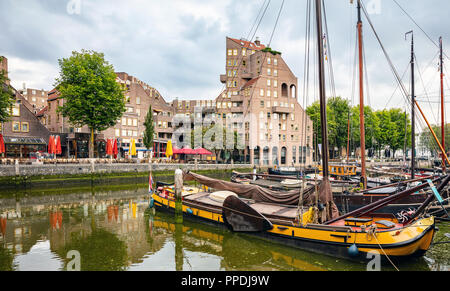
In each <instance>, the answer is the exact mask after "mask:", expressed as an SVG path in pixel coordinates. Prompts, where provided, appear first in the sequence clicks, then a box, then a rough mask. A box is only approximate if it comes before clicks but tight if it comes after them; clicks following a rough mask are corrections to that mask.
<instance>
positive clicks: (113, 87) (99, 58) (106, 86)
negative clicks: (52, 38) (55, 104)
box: [56, 50, 125, 158]
mask: <svg viewBox="0 0 450 291" xmlns="http://www.w3.org/2000/svg"><path fill="white" fill-rule="evenodd" d="M58 62H59V67H60V73H59V77H58V78H57V79H56V89H57V90H58V91H59V92H60V93H61V98H62V99H64V105H63V106H62V107H60V108H58V112H60V113H62V115H63V116H64V117H67V118H68V120H69V122H70V123H71V124H72V125H74V126H77V127H82V126H85V125H86V126H88V127H89V129H90V130H91V142H90V147H89V157H90V158H93V135H94V131H103V130H106V129H108V128H110V127H112V126H114V125H115V124H116V123H117V120H118V119H120V117H121V116H122V115H123V113H124V112H125V97H124V94H123V92H124V91H123V88H122V87H121V85H120V84H118V83H117V82H116V74H115V73H114V68H113V66H112V65H110V64H109V63H108V62H107V61H106V60H105V58H104V55H103V54H102V53H98V52H95V51H86V50H82V51H81V53H79V52H73V53H72V56H71V57H69V58H64V59H60V60H59V61H58Z"/></svg>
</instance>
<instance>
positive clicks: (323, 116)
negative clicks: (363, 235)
mask: <svg viewBox="0 0 450 291" xmlns="http://www.w3.org/2000/svg"><path fill="white" fill-rule="evenodd" d="M316 20H317V41H318V49H319V93H320V122H321V132H322V168H323V179H324V181H325V180H328V177H329V169H328V164H329V163H328V155H329V151H328V131H327V100H326V96H325V64H324V54H323V51H324V48H323V28H322V0H316Z"/></svg>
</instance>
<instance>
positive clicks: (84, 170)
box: [0, 164, 252, 177]
mask: <svg viewBox="0 0 450 291" xmlns="http://www.w3.org/2000/svg"><path fill="white" fill-rule="evenodd" d="M151 167H152V171H155V172H158V171H175V170H176V169H182V170H191V171H214V170H216V171H229V170H234V169H236V170H239V169H250V168H252V166H251V165H245V164H235V165H231V164H197V165H195V164H192V165H191V164H152V165H151ZM149 171H150V165H149V164H56V165H51V164H46V165H1V166H0V177H12V176H52V175H90V174H112V173H148V172H149Z"/></svg>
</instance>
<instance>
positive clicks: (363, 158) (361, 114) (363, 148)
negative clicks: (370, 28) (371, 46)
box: [357, 0, 367, 189]
mask: <svg viewBox="0 0 450 291" xmlns="http://www.w3.org/2000/svg"><path fill="white" fill-rule="evenodd" d="M357 27H358V50H359V128H360V140H361V178H362V180H363V181H362V182H363V189H367V174H366V130H365V120H364V69H363V66H364V64H363V36H362V20H361V1H360V0H358V26H357Z"/></svg>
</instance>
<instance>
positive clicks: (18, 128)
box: [12, 121, 20, 132]
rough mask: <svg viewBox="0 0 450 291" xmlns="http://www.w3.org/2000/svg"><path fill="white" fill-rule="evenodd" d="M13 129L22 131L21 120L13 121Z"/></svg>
mask: <svg viewBox="0 0 450 291" xmlns="http://www.w3.org/2000/svg"><path fill="white" fill-rule="evenodd" d="M12 131H13V132H20V122H18V121H14V122H13V123H12Z"/></svg>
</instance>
